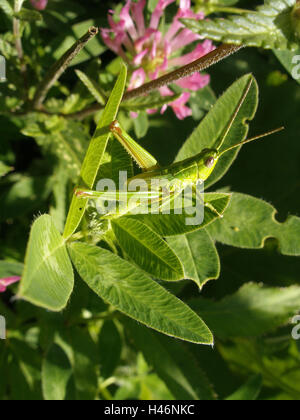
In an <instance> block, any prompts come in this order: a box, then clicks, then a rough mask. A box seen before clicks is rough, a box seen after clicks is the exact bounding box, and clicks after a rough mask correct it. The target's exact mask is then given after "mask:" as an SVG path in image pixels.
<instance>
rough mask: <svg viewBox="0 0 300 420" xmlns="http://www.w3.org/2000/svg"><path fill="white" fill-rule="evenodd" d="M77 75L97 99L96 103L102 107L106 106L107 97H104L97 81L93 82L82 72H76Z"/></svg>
mask: <svg viewBox="0 0 300 420" xmlns="http://www.w3.org/2000/svg"><path fill="white" fill-rule="evenodd" d="M75 73H76V74H77V76H78V77H79V79H80V80H81V81H82V83H83V84H84V85H85V86H86V87H87V89H88V90H89V92H90V93H91V95H93V97H94V98H95V99H96V101H97V102H98V103H99V104H100V105H104V104H105V102H106V100H107V99H106V97H105V96H104V94H103V92H102V89H101V88H100V86H99V85H98V84H97V82H95V80H92V79H91V78H90V77H89V76H87V75H86V74H85V73H83V72H82V71H80V70H75Z"/></svg>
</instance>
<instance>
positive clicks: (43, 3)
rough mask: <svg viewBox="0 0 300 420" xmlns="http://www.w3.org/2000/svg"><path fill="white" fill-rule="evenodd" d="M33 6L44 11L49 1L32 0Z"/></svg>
mask: <svg viewBox="0 0 300 420" xmlns="http://www.w3.org/2000/svg"><path fill="white" fill-rule="evenodd" d="M30 2H31V4H32V6H33V7H34V8H35V9H37V10H44V9H46V7H47V4H48V0H30Z"/></svg>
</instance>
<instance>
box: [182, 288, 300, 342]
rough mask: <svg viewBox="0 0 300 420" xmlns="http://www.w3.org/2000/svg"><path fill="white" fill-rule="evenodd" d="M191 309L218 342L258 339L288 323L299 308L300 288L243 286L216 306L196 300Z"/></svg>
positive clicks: (215, 303) (205, 300) (207, 301)
mask: <svg viewBox="0 0 300 420" xmlns="http://www.w3.org/2000/svg"><path fill="white" fill-rule="evenodd" d="M190 304H191V306H192V308H193V309H194V310H196V311H197V313H199V314H200V315H201V317H203V318H204V320H205V321H206V322H207V324H208V325H209V326H210V328H211V329H212V331H213V332H214V334H215V335H216V336H218V337H220V338H224V339H228V338H235V337H259V336H261V335H263V334H265V333H267V332H271V331H273V330H275V329H276V328H278V327H281V326H282V325H285V324H287V323H288V322H289V320H290V318H291V317H292V316H293V315H295V314H296V313H297V312H298V310H299V307H300V287H299V286H291V287H286V288H273V287H264V286H263V285H261V284H254V283H248V284H245V285H244V286H243V287H242V288H241V289H240V290H239V291H238V292H236V293H235V294H233V295H231V296H227V297H225V298H224V299H222V300H221V301H219V302H212V301H210V300H207V299H202V298H199V299H195V300H193V301H191V302H190Z"/></svg>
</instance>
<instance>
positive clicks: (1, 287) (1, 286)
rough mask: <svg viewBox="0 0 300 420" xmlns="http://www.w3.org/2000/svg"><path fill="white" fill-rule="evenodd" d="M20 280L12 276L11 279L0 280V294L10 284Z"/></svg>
mask: <svg viewBox="0 0 300 420" xmlns="http://www.w3.org/2000/svg"><path fill="white" fill-rule="evenodd" d="M20 280H21V277H17V276H13V277H6V278H4V279H0V293H3V292H5V291H6V288H7V287H8V286H10V285H11V284H14V283H17V282H18V281H20Z"/></svg>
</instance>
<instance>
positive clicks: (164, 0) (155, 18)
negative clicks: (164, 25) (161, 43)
mask: <svg viewBox="0 0 300 420" xmlns="http://www.w3.org/2000/svg"><path fill="white" fill-rule="evenodd" d="M174 1H175V0H159V1H158V4H157V6H156V8H155V10H154V12H153V13H152V16H151V21H150V28H152V29H157V28H158V25H159V21H160V18H161V17H162V15H163V12H164V10H165V9H166V7H168V6H169V4H171V3H174Z"/></svg>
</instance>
